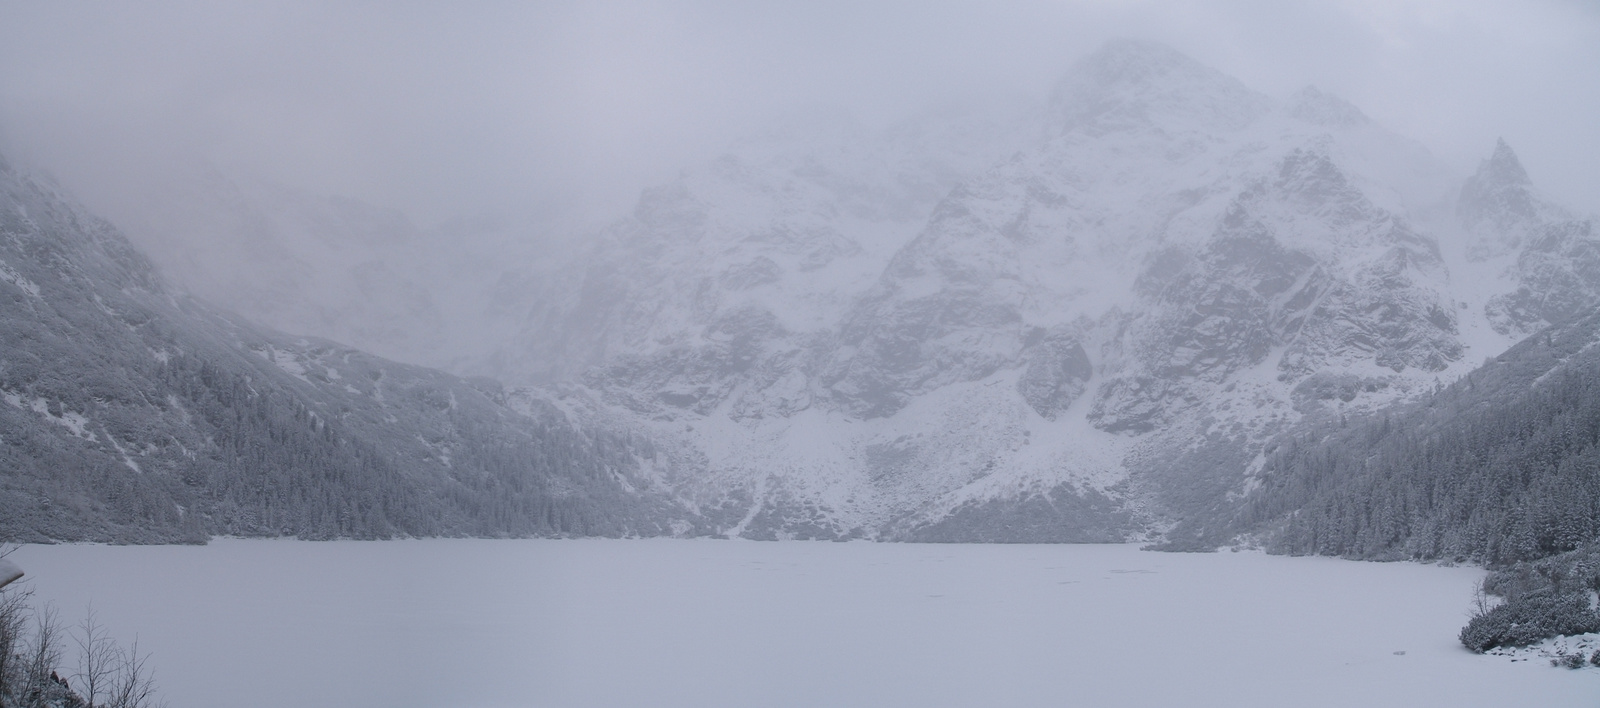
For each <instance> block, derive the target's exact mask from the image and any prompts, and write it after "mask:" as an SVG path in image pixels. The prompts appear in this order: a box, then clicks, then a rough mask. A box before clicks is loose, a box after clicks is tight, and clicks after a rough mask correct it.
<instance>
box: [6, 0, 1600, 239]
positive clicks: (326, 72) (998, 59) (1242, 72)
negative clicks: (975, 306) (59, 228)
mask: <svg viewBox="0 0 1600 708" xmlns="http://www.w3.org/2000/svg"><path fill="white" fill-rule="evenodd" d="M0 20H3V21H0V135H3V136H4V138H5V140H6V147H5V149H6V150H7V151H8V153H10V154H17V155H20V156H22V157H24V158H25V159H27V160H30V161H32V162H36V163H38V164H41V165H44V166H46V167H49V168H51V169H52V170H54V171H55V172H56V173H57V174H58V175H59V176H60V177H61V179H62V180H63V181H64V182H66V183H67V184H68V185H69V186H71V187H73V188H74V189H75V190H77V191H78V192H80V193H81V194H82V195H83V196H84V197H85V198H86V199H88V200H89V201H90V202H91V204H95V205H99V204H101V203H104V204H107V205H109V208H111V209H112V211H115V202H116V200H117V198H118V197H117V195H119V194H122V193H124V192H125V191H126V190H125V189H124V186H125V185H127V184H129V183H130V181H138V182H142V183H147V184H148V183H150V182H151V181H155V182H159V180H160V179H161V176H162V175H163V174H165V173H167V172H170V171H174V170H180V169H183V168H182V167H181V166H182V165H184V164H188V163H189V162H206V163H212V164H219V165H224V166H226V167H228V168H230V169H237V170H242V171H248V172H252V173H256V174H260V175H263V176H266V177H268V178H270V179H273V180H276V181H280V182H283V183H285V184H289V185H292V186H295V187H298V188H303V189H306V190H310V191H314V192H321V193H338V194H347V195H352V196H356V197H360V198H363V199H366V200H368V201H372V202H375V203H378V204H382V205H386V206H391V207H396V208H400V209H402V210H404V211H406V212H407V213H408V214H410V215H411V216H412V217H413V218H414V219H416V220H418V221H419V222H420V223H431V222H434V221H437V220H441V219H444V218H447V217H450V216H452V215H456V214H462V213H481V212H485V211H499V212H513V213H515V212H524V211H540V210H562V209H565V210H568V211H583V212H587V213H589V214H590V215H593V216H603V215H605V214H607V213H612V212H615V211H616V210H619V209H623V208H626V206H627V204H628V203H629V202H630V201H631V199H632V198H633V196H634V195H635V194H637V191H638V189H640V188H641V187H642V186H645V185H647V184H650V183H652V182H655V181H659V180H661V179H664V178H667V177H670V176H671V175H672V174H674V173H675V172H676V171H677V170H678V169H680V168H682V167H685V166H688V165H691V164H693V163H695V162H698V161H700V160H702V159H704V158H705V157H707V156H708V155H710V154H711V153H714V152H715V151H716V150H718V149H720V148H721V147H723V146H724V145H725V144H726V143H727V142H728V141H729V140H730V139H731V138H732V137H733V136H735V135H737V134H739V133H741V132H745V131H749V130H752V129H754V128H756V127H758V126H761V125H764V124H767V123H771V122H772V121H774V120H776V119H778V118H780V117H782V116H784V115H785V114H787V113H791V112H794V111H797V110H802V109H806V108H809V107H814V106H832V107H838V108H842V109H844V110H847V111H849V112H851V113H852V114H854V115H856V116H857V117H858V118H860V119H861V120H863V121H866V122H868V123H873V122H884V121H889V120H893V119H894V118H896V117H898V116H902V115H905V114H907V113H909V112H911V111H913V110H915V109H916V108H918V107H920V106H923V105H926V104H929V103H936V102H940V101H946V100H955V99H962V98H971V97H974V96H977V97H985V96H988V97H993V96H1007V95H1013V94H1027V95H1035V96H1042V95H1044V94H1045V93H1046V92H1047V91H1048V87H1049V85H1050V83H1051V82H1052V80H1053V79H1054V78H1055V77H1056V76H1057V75H1059V74H1060V73H1061V72H1062V71H1064V70H1065V68H1066V67H1068V66H1069V65H1070V64H1071V62H1072V61H1073V60H1074V59H1075V58H1076V57H1078V56H1080V55H1082V54H1084V53H1086V52H1087V51H1089V50H1091V49H1093V48H1094V47H1095V46H1097V45H1098V44H1099V43H1101V42H1103V41H1105V40H1106V39H1108V38H1111V37H1117V36H1135V37H1143V38H1148V39H1153V40H1156V41H1162V42H1166V43H1169V44H1172V45H1173V46H1175V47H1176V48H1178V49H1179V50H1181V51H1184V52H1186V53H1189V54H1191V55H1193V56H1195V57H1196V58H1198V59H1200V60H1201V61H1203V62H1206V63H1209V64H1211V65H1213V66H1216V67H1217V68H1219V69H1221V70H1222V71H1224V72H1227V73H1230V74H1233V75H1236V76H1238V77H1240V78H1241V79H1242V80H1244V81H1245V82H1246V83H1247V84H1250V85H1251V86H1253V87H1255V88H1258V89H1262V90H1266V91H1269V92H1278V93H1287V92H1289V91H1292V90H1294V89H1296V88H1298V87H1300V86H1303V85H1305V84H1315V85H1317V86H1319V87H1320V88H1322V89H1324V90H1326V91H1329V92H1332V93H1336V94H1339V95H1342V96H1344V97H1345V98H1347V99H1349V100H1350V101H1352V102H1353V103H1355V104H1357V105H1358V106H1360V107H1361V108H1362V109H1363V110H1364V111H1366V112H1367V113H1368V114H1370V115H1372V116H1373V117H1374V118H1376V119H1377V120H1379V121H1380V122H1382V123H1385V124H1387V125H1389V126H1390V127H1391V128H1393V129H1395V130H1396V131H1397V132H1400V133H1403V134H1407V135H1410V136H1413V137H1416V138H1417V139H1419V140H1421V141H1422V142H1424V143H1425V144H1427V145H1428V146H1429V147H1430V148H1432V149H1434V150H1435V151H1437V152H1438V153H1439V154H1440V155H1441V156H1443V157H1445V158H1446V159H1448V160H1451V161H1454V162H1456V163H1457V164H1459V165H1460V166H1462V167H1463V168H1470V167H1471V165H1472V164H1473V163H1474V162H1475V161H1476V160H1477V159H1478V158H1479V157H1481V156H1483V155H1485V154H1486V153H1487V152H1488V150H1489V149H1490V147H1491V146H1492V144H1493V140H1494V139H1495V138H1496V137H1499V136H1504V137H1505V138H1506V139H1507V140H1509V141H1510V142H1511V143H1512V144H1513V145H1514V146H1515V147H1516V148H1517V149H1518V151H1519V152H1520V153H1521V154H1522V156H1523V159H1524V161H1525V162H1526V163H1527V165H1528V167H1529V170H1530V172H1532V173H1533V176H1534V178H1535V179H1536V180H1537V181H1538V182H1539V183H1540V184H1541V185H1542V186H1544V187H1545V188H1546V189H1548V190H1550V191H1551V192H1552V193H1553V194H1554V195H1555V196H1556V197H1557V198H1558V199H1561V200H1563V201H1566V202H1568V203H1570V204H1573V205H1574V206H1578V207H1580V208H1582V209H1586V210H1591V211H1592V210H1600V174H1596V173H1595V171H1594V170H1593V169H1592V166H1593V165H1594V164H1600V131H1596V130H1594V128H1593V126H1595V125H1600V91H1597V90H1596V89H1597V88H1600V11H1596V10H1595V9H1594V7H1593V6H1592V5H1588V4H1584V3H1578V2H1559V1H1546V2H1516V3H1513V2H1488V1H1480V2H1442V1H1426V0H1417V1H1413V2H1404V3H1393V2H1375V1H1373V2H1360V1H1354V0H1351V1H1347V2H1335V3H1282V2H1261V1H1250V0H1234V1H1232V2H1222V3H1216V2H1069V3H1061V2H1017V3H1009V4H1006V5H1004V6H998V7H996V6H993V5H991V4H987V3H960V2H958V3H936V4H929V3H921V2H899V1H896V2H879V3H854V2H816V3H792V4H777V3H774V4H755V3H744V2H713V1H707V2H650V1H641V2H554V3H537V4H530V3H486V4H470V5H462V4H449V5H445V4H428V3H415V4H410V3H408V4H397V3H376V2H371V3H368V2H348V3H336V4H328V3H321V2H259V3H248V2H246V3H226V4H219V3H184V2H169V3H142V4H118V5H114V4H102V3H72V2H67V3H48V4H44V3H32V4H30V3H20V2H9V3H5V4H0Z"/></svg>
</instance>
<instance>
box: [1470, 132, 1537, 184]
mask: <svg viewBox="0 0 1600 708" xmlns="http://www.w3.org/2000/svg"><path fill="white" fill-rule="evenodd" d="M1473 179H1475V180H1479V181H1481V182H1484V183H1485V184H1487V185H1493V186H1512V185H1528V184H1532V183H1533V182H1532V180H1530V179H1528V171H1527V170H1524V169H1522V161H1521V160H1518V159H1517V154H1516V153H1515V152H1512V151H1511V146H1510V145H1507V144H1506V139H1505V138H1500V139H1498V140H1496V141H1495V144H1494V154H1493V155H1490V156H1489V159H1487V160H1484V161H1483V162H1481V163H1479V164H1478V173H1477V175H1476V176H1474V178H1473Z"/></svg>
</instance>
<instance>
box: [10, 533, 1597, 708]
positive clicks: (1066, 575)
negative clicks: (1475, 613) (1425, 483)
mask: <svg viewBox="0 0 1600 708" xmlns="http://www.w3.org/2000/svg"><path fill="white" fill-rule="evenodd" d="M12 559H13V560H15V561H16V562H17V563H18V564H20V565H22V566H23V568H24V569H26V570H27V571H28V583H27V585H28V586H29V587H31V588H32V589H33V591H34V593H35V595H36V599H37V600H39V601H49V602H52V603H54V605H55V606H56V607H57V609H58V610H60V612H61V617H62V619H63V620H64V621H65V622H66V623H68V624H71V623H73V622H76V621H77V620H78V619H79V618H81V617H82V615H83V611H84V609H85V608H86V607H87V606H89V605H90V604H91V603H92V604H93V607H94V609H95V612H96V613H97V614H98V615H99V616H100V618H101V619H102V620H103V621H104V622H105V623H106V624H107V625H108V627H109V628H110V629H111V631H112V632H113V633H114V634H115V635H116V636H117V637H118V638H119V639H121V640H123V641H124V642H126V641H127V640H129V639H132V638H133V637H134V636H135V635H137V637H138V641H139V646H140V648H141V650H146V651H150V652H153V658H152V659H151V663H152V665H153V666H154V667H155V670H156V672H157V674H156V677H157V680H158V682H159V683H160V686H161V689H162V694H163V696H164V697H165V698H166V699H168V702H169V704H170V705H171V707H172V708H191V707H193V708H198V707H200V706H245V707H250V706H285V705H302V706H316V705H340V706H386V707H393V706H419V707H424V706H539V707H543V706H552V707H556V706H559V707H566V706H573V707H587V706H646V705H648V706H697V707H704V706H713V707H714V706H741V707H742V706H868V705H870V706H1046V705H1048V706H1061V705H1073V706H1152V707H1154V706H1176V705H1184V706H1287V705H1294V706H1369V707H1381V706H1416V705H1449V706H1452V707H1453V708H1463V707H1471V706H1486V707H1487V706H1494V707H1496V708H1501V707H1503V706H1507V705H1541V706H1579V705H1584V706H1588V705H1594V703H1595V701H1596V699H1597V698H1600V670H1594V669H1590V670H1578V671H1569V670H1564V669H1553V668H1551V667H1550V666H1548V664H1546V663H1544V662H1526V661H1525V662H1520V663H1518V662H1511V661H1508V660H1507V659H1506V658H1504V657H1494V656H1478V655H1474V654H1472V653H1470V652H1468V651H1466V650H1465V649H1463V648H1462V647H1461V646H1460V645H1459V644H1458V643H1457V642H1456V632H1457V631H1458V630H1459V629H1460V627H1461V625H1462V624H1463V623H1464V622H1465V621H1466V615H1467V612H1468V610H1469V608H1470V606H1471V600H1472V589H1473V584H1474V582H1475V581H1476V580H1477V579H1478V578H1480V577H1482V575H1483V571H1482V570H1481V569H1477V568H1470V567H1443V566H1433V565H1421V564H1414V563H1366V562H1354V561H1344V560H1338V559H1331V558H1285V557H1274V556H1266V555H1263V554H1259V553H1248V552H1247V553H1227V552H1224V553H1215V554H1173V553H1157V552H1149V551H1141V550H1139V549H1138V547H1137V546H1132V545H923V544H900V543H869V542H852V543H828V542H753V541H719V540H710V539H699V540H672V539H650V540H597V539H582V540H468V539H425V540H406V541H333V542H307V541H292V540H240V539H221V540H216V541H213V542H212V543H211V544H209V545H206V546H98V545H57V546H23V547H22V548H20V549H18V550H17V552H16V553H15V554H14V555H13V556H12ZM65 663H66V664H67V665H68V666H69V667H70V666H72V665H73V660H72V657H71V656H70V654H69V656H68V657H67V660H66V662H65Z"/></svg>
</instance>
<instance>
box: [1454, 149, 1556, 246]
mask: <svg viewBox="0 0 1600 708" xmlns="http://www.w3.org/2000/svg"><path fill="white" fill-rule="evenodd" d="M1555 211H1557V210H1555V209H1554V208H1553V207H1550V206H1547V205H1545V204H1544V203H1543V202H1541V201H1540V200H1539V199H1538V197H1537V196H1535V195H1534V193H1533V182H1532V180H1529V179H1528V172H1527V170H1524V169H1522V162H1521V161H1520V160H1518V159H1517V154H1516V153H1514V152H1512V151H1511V146H1510V145H1507V144H1506V141H1505V139H1504V138H1502V139H1500V140H1498V141H1496V143H1495V146H1494V154H1492V155H1490V156H1489V158H1488V159H1486V160H1484V161H1483V162H1481V163H1479V164H1478V171H1477V173H1476V174H1474V175H1472V177H1471V178H1469V179H1468V180H1467V183H1466V184H1464V185H1462V186H1461V198H1460V200H1459V201H1458V202H1457V203H1456V214H1457V216H1459V217H1460V218H1461V223H1462V225H1464V226H1466V227H1467V229H1468V231H1470V232H1473V233H1474V234H1475V238H1474V240H1473V242H1472V243H1471V244H1470V245H1469V246H1468V253H1469V256H1470V257H1473V258H1487V257H1492V256H1495V255H1497V254H1502V253H1507V252H1509V251H1511V250H1514V249H1516V248H1519V247H1521V245H1522V243H1523V241H1524V237H1525V236H1526V235H1527V233H1528V231H1529V230H1530V229H1532V228H1534V227H1535V226H1537V225H1538V224H1540V223H1542V222H1543V221H1544V220H1546V218H1547V217H1550V216H1553V215H1554V213H1555Z"/></svg>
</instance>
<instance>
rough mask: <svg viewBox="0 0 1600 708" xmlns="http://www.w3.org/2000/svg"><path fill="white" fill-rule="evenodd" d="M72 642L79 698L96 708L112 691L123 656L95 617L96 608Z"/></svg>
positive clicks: (79, 627) (74, 676)
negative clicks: (76, 647) (120, 659)
mask: <svg viewBox="0 0 1600 708" xmlns="http://www.w3.org/2000/svg"><path fill="white" fill-rule="evenodd" d="M72 641H73V643H75V644H77V645H78V673H76V674H73V676H72V677H73V678H75V679H77V680H78V690H79V691H81V693H80V694H79V696H80V697H82V698H83V700H84V701H85V702H87V704H88V708H95V706H96V705H99V704H100V698H101V697H102V696H104V695H106V694H109V693H110V691H111V687H112V685H113V683H114V678H115V675H116V671H117V668H118V667H119V665H120V663H121V662H120V661H119V657H118V654H120V653H121V652H120V651H119V650H118V648H117V642H116V640H115V639H112V638H111V632H110V631H108V630H107V629H106V627H105V625H102V624H100V620H99V618H98V617H96V616H95V614H94V606H93V605H90V606H89V610H88V612H87V613H86V614H85V615H84V617H83V621H82V622H79V623H78V626H77V627H75V628H74V629H73V632H72Z"/></svg>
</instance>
